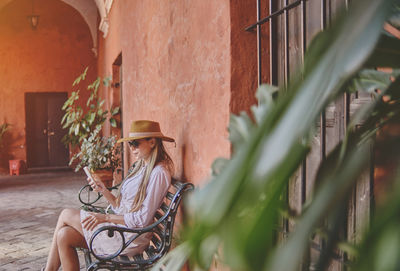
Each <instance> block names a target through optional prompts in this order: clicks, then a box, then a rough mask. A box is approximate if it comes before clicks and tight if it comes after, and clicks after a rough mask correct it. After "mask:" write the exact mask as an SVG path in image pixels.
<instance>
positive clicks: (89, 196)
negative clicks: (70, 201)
mask: <svg viewBox="0 0 400 271" xmlns="http://www.w3.org/2000/svg"><path fill="white" fill-rule="evenodd" d="M119 185H120V184H117V185H115V186H113V187H109V188H107V189H108V190H109V191H112V190H115V189H118V187H119ZM102 197H103V195H102V194H101V193H98V192H95V191H94V190H93V188H92V187H91V186H90V185H89V184H86V185H84V186H83V187H82V188H81V189H80V190H79V193H78V199H79V201H80V203H82V206H81V208H82V209H84V210H86V211H90V212H96V213H105V210H104V208H103V207H101V206H96V205H94V204H95V203H96V202H98V201H99V200H100V199H101V198H102Z"/></svg>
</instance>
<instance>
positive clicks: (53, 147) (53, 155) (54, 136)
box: [47, 93, 68, 166]
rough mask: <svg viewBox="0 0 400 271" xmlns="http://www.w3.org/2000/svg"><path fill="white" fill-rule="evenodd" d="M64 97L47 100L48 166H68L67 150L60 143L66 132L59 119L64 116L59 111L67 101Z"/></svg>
mask: <svg viewBox="0 0 400 271" xmlns="http://www.w3.org/2000/svg"><path fill="white" fill-rule="evenodd" d="M60 94H64V95H52V96H50V97H49V98H48V100H47V120H48V121H47V125H48V126H47V128H48V133H47V140H48V153H49V166H66V165H67V164H68V148H66V147H65V145H64V144H63V143H62V142H61V139H62V138H63V136H64V135H65V133H66V131H65V130H64V129H62V127H61V119H62V117H63V115H64V113H63V111H62V110H61V108H62V106H63V104H64V102H65V101H66V100H67V93H60Z"/></svg>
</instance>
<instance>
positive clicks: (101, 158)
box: [70, 128, 121, 187]
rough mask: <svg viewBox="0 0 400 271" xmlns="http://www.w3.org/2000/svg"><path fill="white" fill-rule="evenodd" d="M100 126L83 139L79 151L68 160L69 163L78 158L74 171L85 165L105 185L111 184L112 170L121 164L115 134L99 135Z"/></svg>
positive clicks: (119, 150)
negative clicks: (109, 135) (108, 135)
mask: <svg viewBox="0 0 400 271" xmlns="http://www.w3.org/2000/svg"><path fill="white" fill-rule="evenodd" d="M99 133H100V128H97V129H95V130H94V131H93V133H92V134H90V136H89V137H88V138H85V139H83V141H82V143H81V146H80V151H79V152H78V153H76V154H75V155H74V156H73V157H72V158H71V160H70V165H71V164H72V163H73V162H74V161H75V160H78V162H77V164H76V166H75V171H78V170H79V169H81V168H82V167H85V166H87V167H88V168H89V170H90V171H91V172H92V174H93V175H94V176H95V178H96V179H98V180H100V181H102V182H103V183H104V184H105V185H106V187H110V186H112V180H113V172H114V170H115V169H116V168H118V167H119V166H120V164H121V155H120V154H121V149H120V146H119V145H117V139H116V137H115V136H111V137H101V136H100V135H99Z"/></svg>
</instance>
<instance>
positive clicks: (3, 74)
mask: <svg viewBox="0 0 400 271" xmlns="http://www.w3.org/2000/svg"><path fill="white" fill-rule="evenodd" d="M31 9H32V5H31V1H26V0H14V1H12V2H10V3H9V4H8V5H7V6H5V7H4V8H3V9H1V10H0V82H1V84H0V123H3V122H4V121H6V122H7V123H10V124H11V125H12V126H11V130H10V134H9V137H8V141H7V146H8V148H9V153H8V154H9V158H15V159H25V158H26V150H25V148H26V146H25V111H24V110H25V104H24V93H25V92H69V91H70V89H71V85H72V82H73V81H74V79H75V78H76V77H77V75H79V74H80V73H81V72H82V71H83V69H84V67H86V66H88V65H90V66H91V67H92V69H91V71H90V73H89V79H90V78H92V79H93V78H94V77H95V75H96V74H97V70H96V65H95V63H96V61H97V60H96V58H95V57H94V54H93V52H92V51H91V48H92V47H93V45H92V40H91V35H90V32H89V28H88V27H87V25H86V23H85V22H84V20H83V19H82V17H81V16H80V14H79V13H78V12H77V11H76V10H74V9H73V8H71V7H70V6H69V5H67V4H65V3H63V2H61V1H54V0H36V1H35V13H37V14H39V15H40V19H39V25H38V28H37V29H36V30H32V29H31V28H30V26H29V24H28V21H27V15H28V14H31V12H32V10H31ZM82 91H84V90H82Z"/></svg>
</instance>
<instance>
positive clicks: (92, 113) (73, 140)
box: [61, 68, 120, 146]
mask: <svg viewBox="0 0 400 271" xmlns="http://www.w3.org/2000/svg"><path fill="white" fill-rule="evenodd" d="M87 71H88V68H86V69H85V70H84V72H83V73H82V74H81V75H79V76H78V77H77V78H76V79H75V81H74V83H73V84H72V86H73V87H75V86H78V85H80V84H81V83H82V82H83V81H85V79H86V75H87ZM109 81H110V78H106V79H103V80H102V79H101V78H100V77H97V79H96V80H95V81H94V82H92V83H91V84H89V85H88V87H87V89H88V90H89V91H90V95H89V97H88V99H87V101H86V108H82V107H81V106H80V105H78V101H79V99H80V90H79V89H78V90H76V91H73V92H72V93H71V96H70V97H69V98H68V100H67V101H66V102H65V103H64V105H63V107H62V109H63V110H64V111H65V114H64V116H63V118H62V120H61V124H62V125H63V128H64V129H68V133H67V134H66V135H65V136H64V137H63V139H62V141H63V142H64V143H65V144H66V145H68V144H71V145H72V146H78V145H79V144H80V143H81V142H82V140H83V139H85V138H88V137H89V135H90V134H91V133H92V132H93V131H94V130H95V129H98V128H99V127H100V128H101V127H103V125H104V122H105V121H106V120H107V119H109V121H110V124H111V126H112V127H117V121H116V119H115V118H114V117H115V116H116V115H117V114H119V112H120V108H119V107H115V108H111V109H110V110H106V109H104V103H105V100H104V99H101V98H100V96H99V93H98V91H99V87H100V83H101V82H103V84H104V85H105V86H108V84H109Z"/></svg>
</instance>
